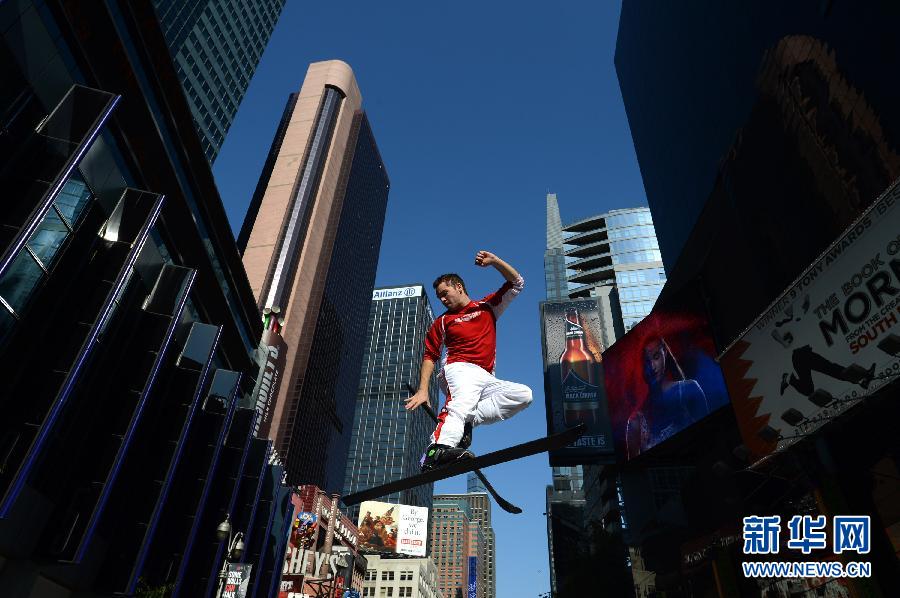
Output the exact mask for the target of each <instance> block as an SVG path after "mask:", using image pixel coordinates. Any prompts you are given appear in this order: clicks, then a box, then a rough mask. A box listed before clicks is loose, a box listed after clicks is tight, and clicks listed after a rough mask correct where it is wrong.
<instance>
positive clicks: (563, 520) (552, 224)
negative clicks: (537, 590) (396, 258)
mask: <svg viewBox="0 0 900 598" xmlns="http://www.w3.org/2000/svg"><path fill="white" fill-rule="evenodd" d="M544 280H545V281H546V288H547V300H548V301H553V300H559V301H565V300H567V299H569V294H568V280H567V276H566V255H565V249H564V247H563V230H562V219H561V218H560V214H559V202H558V200H557V197H556V194H555V193H548V194H547V249H546V251H545V252H544ZM552 472H553V484H552V485H551V486H547V493H546V504H545V512H546V513H547V515H546V517H547V553H548V556H549V558H550V589H551V591H552V592H556V587H557V583H556V581H557V577H558V576H559V575H560V574H562V575H565V573H566V571H567V568H566V563H567V562H568V561H569V560H570V558H571V555H572V554H573V553H574V550H575V548H576V547H577V545H578V540H579V538H578V536H579V534H580V530H583V526H584V492H583V491H582V486H583V477H584V474H583V471H582V468H581V466H579V465H576V466H574V467H553V468H552ZM572 530H577V533H576V534H575V536H574V537H573V535H572Z"/></svg>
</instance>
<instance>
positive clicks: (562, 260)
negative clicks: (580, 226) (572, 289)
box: [544, 193, 569, 300]
mask: <svg viewBox="0 0 900 598" xmlns="http://www.w3.org/2000/svg"><path fill="white" fill-rule="evenodd" d="M544 283H545V285H546V288H547V299H548V300H552V299H568V298H569V296H568V294H567V291H568V283H567V282H566V256H565V253H564V251H563V236H562V222H561V220H560V217H559V202H558V201H557V200H556V193H548V194H547V250H546V251H545V252H544Z"/></svg>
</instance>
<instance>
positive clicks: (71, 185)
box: [56, 176, 91, 228]
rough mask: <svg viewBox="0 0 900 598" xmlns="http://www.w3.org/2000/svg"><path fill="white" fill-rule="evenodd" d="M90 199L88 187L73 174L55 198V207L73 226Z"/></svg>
mask: <svg viewBox="0 0 900 598" xmlns="http://www.w3.org/2000/svg"><path fill="white" fill-rule="evenodd" d="M90 199H91V191H90V189H88V187H87V185H85V184H84V181H82V180H81V178H80V177H78V176H73V177H72V178H70V179H69V180H68V181H67V182H66V185H65V187H63V190H62V191H61V192H60V193H59V196H58V197H57V198H56V209H58V210H59V213H60V214H62V215H63V216H64V217H65V219H66V220H67V221H68V222H69V224H70V225H72V227H73V228H74V227H75V224H76V223H77V222H78V218H79V216H81V214H82V212H83V211H84V208H85V206H86V205H87V203H88V201H89V200H90Z"/></svg>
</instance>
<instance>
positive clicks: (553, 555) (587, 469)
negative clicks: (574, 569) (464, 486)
mask: <svg viewBox="0 0 900 598" xmlns="http://www.w3.org/2000/svg"><path fill="white" fill-rule="evenodd" d="M559 255H561V256H562V257H559V258H558V257H557V256H559ZM560 259H561V260H562V261H563V264H564V265H563V266H562V268H563V269H564V270H567V274H566V276H565V278H566V284H564V285H563V286H562V287H560V286H559V285H557V284H556V283H555V281H556V280H558V278H559V275H558V273H555V272H557V271H558V269H559V268H560V265H559V263H560V262H559V260H560ZM544 268H545V277H546V280H547V299H548V300H552V299H569V298H571V299H577V298H588V297H590V298H594V299H596V300H597V303H598V307H599V311H600V316H601V339H600V340H601V342H602V343H603V346H604V349H607V348H609V347H610V346H611V345H612V344H613V343H615V341H616V339H618V338H619V337H621V336H622V335H623V334H625V332H626V331H627V330H629V329H631V328H632V327H633V326H634V325H635V324H637V323H638V322H639V321H640V320H641V319H643V318H644V317H645V316H646V315H647V314H649V313H650V310H651V309H652V308H653V304H654V302H655V300H656V298H657V296H658V295H659V293H660V291H661V290H662V287H663V285H664V284H665V278H666V276H665V271H664V270H663V267H662V261H661V258H660V255H659V244H658V242H657V240H656V236H655V230H654V228H653V221H652V218H651V216H650V211H649V210H648V209H647V208H627V209H618V210H610V211H609V212H606V213H602V214H598V215H595V216H590V217H588V218H582V219H579V220H576V221H575V222H572V223H571V224H568V225H566V226H562V224H561V219H560V216H559V205H558V202H557V198H556V196H555V195H548V196H547V251H546V253H545V254H544ZM551 292H552V293H555V294H554V295H551ZM546 500H547V514H548V515H547V517H548V519H547V535H548V549H549V550H548V552H549V557H550V586H551V591H553V592H556V591H558V590H559V589H560V587H559V585H560V584H559V582H560V580H561V579H563V578H565V577H566V576H567V575H568V573H569V571H570V570H571V565H570V563H572V562H573V561H572V559H573V558H574V557H575V556H576V555H577V551H578V546H579V542H581V543H582V544H584V543H586V540H587V538H588V537H589V532H590V529H591V523H592V522H595V523H599V524H602V525H603V526H604V528H605V529H607V531H611V532H612V531H622V528H623V526H626V527H627V522H626V519H625V513H624V504H623V501H622V500H621V492H620V491H619V482H618V479H617V474H616V471H615V469H614V468H610V467H606V466H602V465H589V466H584V467H582V466H574V467H554V468H553V485H552V486H548V487H547V495H546Z"/></svg>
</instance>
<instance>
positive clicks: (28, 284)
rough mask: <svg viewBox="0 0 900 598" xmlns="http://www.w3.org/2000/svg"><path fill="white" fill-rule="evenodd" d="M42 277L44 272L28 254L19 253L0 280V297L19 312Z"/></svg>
mask: <svg viewBox="0 0 900 598" xmlns="http://www.w3.org/2000/svg"><path fill="white" fill-rule="evenodd" d="M43 275H44V271H43V270H41V268H40V266H38V265H37V263H36V262H35V261H34V258H32V257H31V254H30V253H28V252H27V251H23V252H21V253H19V255H18V257H16V259H15V261H14V262H13V263H12V266H10V268H9V270H8V271H7V272H6V273H5V274H4V275H3V277H2V278H0V297H3V298H4V299H5V300H6V302H7V303H9V304H10V305H11V306H12V308H13V309H14V310H16V311H17V312H19V311H21V310H22V308H23V307H25V304H26V303H28V299H29V297H31V293H32V292H34V289H35V287H36V286H37V284H38V282H39V281H40V280H41V276H43Z"/></svg>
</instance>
